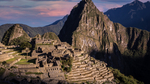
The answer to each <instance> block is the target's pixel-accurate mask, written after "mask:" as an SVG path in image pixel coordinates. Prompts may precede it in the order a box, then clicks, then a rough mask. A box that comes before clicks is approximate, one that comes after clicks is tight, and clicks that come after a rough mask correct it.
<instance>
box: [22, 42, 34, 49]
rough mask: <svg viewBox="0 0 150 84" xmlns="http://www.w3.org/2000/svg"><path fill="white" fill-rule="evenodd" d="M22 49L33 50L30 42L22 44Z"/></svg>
mask: <svg viewBox="0 0 150 84" xmlns="http://www.w3.org/2000/svg"><path fill="white" fill-rule="evenodd" d="M20 48H22V49H25V48H32V45H31V44H30V43H29V42H22V43H21V44H20Z"/></svg>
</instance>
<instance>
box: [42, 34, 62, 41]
mask: <svg viewBox="0 0 150 84" xmlns="http://www.w3.org/2000/svg"><path fill="white" fill-rule="evenodd" d="M42 38H44V39H52V40H59V38H58V36H57V35H56V34H55V33H53V32H47V33H45V34H43V35H42Z"/></svg>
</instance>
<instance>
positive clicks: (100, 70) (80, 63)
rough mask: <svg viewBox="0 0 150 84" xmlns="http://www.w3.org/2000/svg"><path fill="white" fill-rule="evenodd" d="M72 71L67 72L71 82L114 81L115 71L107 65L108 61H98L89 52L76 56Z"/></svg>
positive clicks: (68, 79)
mask: <svg viewBox="0 0 150 84" xmlns="http://www.w3.org/2000/svg"><path fill="white" fill-rule="evenodd" d="M72 65H73V66H72V70H71V72H69V73H67V74H66V75H67V81H69V82H70V83H83V82H97V83H100V84H101V83H103V82H105V81H112V80H113V79H114V76H113V73H112V72H111V71H110V70H109V68H107V67H106V63H104V62H101V61H98V60H96V59H94V58H92V57H90V56H89V55H88V54H86V55H81V56H76V57H74V60H73V63H72Z"/></svg>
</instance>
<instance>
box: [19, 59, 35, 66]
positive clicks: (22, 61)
mask: <svg viewBox="0 0 150 84" xmlns="http://www.w3.org/2000/svg"><path fill="white" fill-rule="evenodd" d="M30 63H33V64H35V59H31V60H26V59H21V60H20V61H19V62H17V63H16V64H19V65H21V64H30Z"/></svg>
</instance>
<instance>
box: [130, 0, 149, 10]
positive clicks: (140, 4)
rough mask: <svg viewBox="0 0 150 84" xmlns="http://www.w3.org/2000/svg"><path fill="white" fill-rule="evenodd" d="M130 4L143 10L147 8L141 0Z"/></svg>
mask: <svg viewBox="0 0 150 84" xmlns="http://www.w3.org/2000/svg"><path fill="white" fill-rule="evenodd" d="M129 5H130V6H133V7H134V8H137V10H141V9H144V8H146V6H145V5H144V3H143V2H141V1H139V0H135V1H133V2H132V3H130V4H129Z"/></svg>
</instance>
